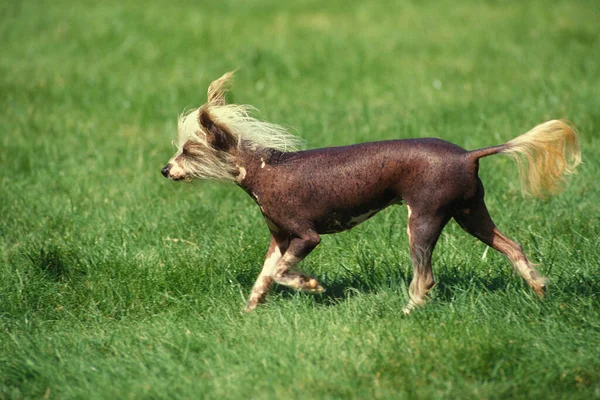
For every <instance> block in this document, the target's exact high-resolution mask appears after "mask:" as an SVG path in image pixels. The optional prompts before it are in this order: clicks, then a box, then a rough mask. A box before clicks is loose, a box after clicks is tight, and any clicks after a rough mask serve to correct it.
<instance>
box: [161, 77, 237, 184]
mask: <svg viewBox="0 0 600 400" xmlns="http://www.w3.org/2000/svg"><path fill="white" fill-rule="evenodd" d="M232 75H233V73H232V72H229V73H226V74H225V75H223V76H222V77H221V78H219V79H217V80H216V81H214V82H212V83H211V85H210V86H209V88H208V102H207V103H206V104H204V105H203V106H202V107H199V108H196V109H194V110H192V111H190V112H188V113H185V114H183V115H181V116H180V118H179V123H178V129H177V130H178V137H177V141H176V142H175V144H176V146H177V151H176V152H175V155H174V156H173V157H172V158H171V159H170V160H169V162H168V163H167V165H166V166H165V167H164V168H163V169H162V170H161V173H162V174H163V175H164V176H165V177H166V178H168V179H171V180H174V181H179V180H183V179H185V180H191V179H193V178H204V179H217V180H230V179H232V178H233V177H235V171H234V168H232V167H234V164H233V163H232V160H231V157H232V154H231V153H232V150H234V149H235V148H236V146H237V142H238V139H237V138H236V137H235V135H234V134H232V133H231V132H230V130H229V128H228V127H227V123H226V121H225V122H218V120H217V118H218V117H220V116H222V114H223V112H224V111H226V110H227V108H228V107H227V106H226V104H225V92H226V84H227V83H228V81H229V80H230V79H231V77H232ZM213 113H214V114H215V116H216V117H217V118H215V116H213V115H212V114H213Z"/></svg>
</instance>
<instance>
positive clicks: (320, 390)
mask: <svg viewBox="0 0 600 400" xmlns="http://www.w3.org/2000/svg"><path fill="white" fill-rule="evenodd" d="M598 21H600V8H598V6H597V4H595V2H593V1H584V0H581V1H556V2H551V3H549V2H545V1H541V0H540V1H527V2H522V1H504V2H498V1H469V0H460V1H455V2H448V3H442V2H432V1H421V2H411V1H373V2H365V1H351V2H348V1H341V0H333V1H329V2H324V1H300V0H294V1H286V2H281V1H274V0H259V1H253V2H243V1H234V0H222V1H214V2H202V1H175V2H170V3H169V4H168V5H167V2H159V1H154V0H147V1H144V2H141V1H139V2H137V1H102V2H97V1H87V0H85V1H63V0H57V1H53V2H40V1H33V0H22V1H18V0H7V1H4V2H3V3H2V4H1V5H0V36H1V37H2V40H1V41H0V165H1V166H2V168H1V171H0V399H21V398H27V399H29V398H49V399H52V398H56V399H71V398H78V399H81V398H85V399H96V398H97V399H112V398H116V399H121V398H169V399H188V398H218V399H227V398H231V399H239V398H252V399H263V398H264V399H278V398H286V399H287V398H327V399H341V398H343V399H348V398H384V399H396V398H408V399H412V398H423V399H433V398H461V399H471V398H473V399H498V398H523V399H533V398H544V399H563V398H569V399H592V398H600V274H599V272H600V266H599V264H600V248H599V246H598V243H599V240H600V218H599V215H600V205H599V203H598V199H599V198H600V182H599V180H598V177H599V176H600V157H598V154H600V133H599V132H600V79H599V77H600V24H598ZM235 68H239V70H238V72H237V74H236V79H235V82H234V86H233V89H232V91H231V92H230V94H229V98H230V100H232V101H235V102H237V103H244V104H252V105H254V106H255V107H257V109H258V110H260V114H258V115H260V116H261V118H264V119H266V120H269V121H271V122H275V123H278V124H283V125H285V126H289V127H290V129H291V130H292V131H293V132H295V133H296V134H298V135H299V136H301V137H303V138H304V139H305V142H306V145H305V146H306V148H316V147H322V146H331V145H342V144H350V143H357V142H363V141H374V140H385V139H393V138H409V137H429V136H436V137H441V138H443V139H446V140H449V141H452V142H454V143H456V144H458V145H460V146H463V147H465V148H467V149H476V148H481V147H486V146H491V145H496V144H500V143H503V142H506V141H508V140H510V139H512V138H513V137H515V136H517V135H518V134H521V133H523V132H525V131H527V130H529V129H530V128H532V127H533V126H534V125H536V124H538V123H540V122H543V121H545V120H547V119H552V118H566V119H568V120H570V121H572V123H573V124H574V125H575V126H576V127H577V129H578V131H579V133H580V138H581V147H582V155H583V160H584V163H583V164H582V165H581V166H580V168H579V173H578V174H577V175H575V176H573V177H572V178H571V179H570V180H569V182H568V184H567V185H566V187H565V191H564V192H563V193H561V194H558V195H556V196H553V197H551V198H548V199H544V200H540V199H530V198H523V197H522V196H521V192H520V188H519V184H518V179H517V176H518V172H517V169H516V166H515V164H514V162H513V161H511V160H510V159H509V158H507V157H502V156H495V157H490V158H486V159H484V160H482V161H481V170H480V176H481V178H482V180H483V181H484V183H485V185H486V189H487V192H486V201H487V204H488V206H489V208H490V212H491V214H492V217H493V218H494V220H495V221H496V223H497V224H498V226H499V228H500V229H501V230H502V231H503V232H505V233H506V234H507V235H508V236H510V237H512V238H514V239H515V240H517V241H518V242H519V243H521V244H522V245H523V248H524V249H525V251H526V253H527V254H528V255H529V257H530V258H531V259H532V260H533V261H534V262H535V263H537V264H538V269H539V270H540V271H541V272H542V273H543V274H544V275H546V276H547V277H548V279H549V295H548V297H547V298H546V299H545V300H539V299H537V298H536V296H535V294H534V293H533V292H532V291H531V290H530V289H529V288H528V287H527V286H526V285H525V284H524V283H523V281H522V279H521V278H519V277H518V276H517V275H516V274H515V273H514V272H513V271H512V268H511V266H510V263H509V262H508V261H507V260H506V259H505V258H503V256H501V255H500V254H498V253H496V252H494V251H493V250H490V251H488V249H487V248H486V247H485V245H483V244H482V243H480V242H478V241H477V240H475V239H474V238H472V237H471V236H469V235H467V234H466V233H464V232H463V231H462V230H461V229H460V228H459V227H458V226H457V225H456V224H455V223H454V222H452V223H450V224H449V225H448V227H447V228H446V229H445V231H444V233H443V234H442V237H441V238H440V241H439V243H438V246H437V247H436V252H435V254H434V274H435V278H436V282H437V285H436V286H435V288H434V290H433V291H432V293H431V299H430V302H429V303H428V305H427V306H426V307H425V308H423V309H419V310H417V311H416V312H414V313H412V314H411V315H410V316H404V315H403V314H402V307H403V305H404V304H405V302H406V300H407V294H406V288H407V286H408V284H409V283H410V278H411V275H412V268H411V265H410V258H409V253H408V244H407V237H406V230H405V226H406V218H407V216H406V208H405V207H402V206H396V207H391V208H390V209H388V210H386V211H384V212H382V213H380V214H378V215H377V216H375V217H374V218H372V219H371V220H370V221H368V222H367V223H365V224H362V225H360V226H359V227H357V228H355V229H353V230H352V231H350V232H346V233H342V234H338V235H333V236H324V237H323V241H322V243H321V245H320V246H319V247H318V248H317V249H316V250H315V251H314V252H313V253H312V254H311V255H310V256H309V257H308V258H307V259H306V260H305V261H304V262H303V263H302V269H303V270H305V271H307V272H309V273H311V274H313V275H314V276H316V277H318V278H319V280H320V281H321V282H322V283H323V284H324V286H326V288H327V289H328V291H327V292H326V293H325V294H324V295H320V296H311V295H308V294H303V293H295V292H292V291H290V290H287V289H284V288H276V290H274V291H273V292H272V293H271V294H270V295H269V297H268V302H267V304H265V305H264V306H262V307H260V308H259V309H257V310H256V311H255V312H253V313H250V314H244V313H242V312H241V311H242V309H243V306H244V303H245V299H246V298H247V296H248V294H249V292H250V289H251V287H252V284H253V282H254V279H255V278H256V276H257V274H258V273H259V271H260V268H261V265H262V261H263V257H264V253H265V251H266V248H267V246H268V241H269V234H268V230H267V228H266V226H265V225H264V221H263V219H262V217H261V215H260V211H259V210H258V208H257V207H256V206H255V204H254V202H253V201H252V199H250V198H249V197H248V196H247V195H246V194H245V193H244V192H243V191H241V190H239V189H238V188H236V187H234V186H231V185H226V184H222V183H214V182H192V183H175V182H170V181H168V180H166V179H164V178H163V177H162V176H161V175H160V169H161V168H162V167H163V166H164V164H165V163H166V161H167V160H168V159H169V158H170V157H171V155H172V153H173V151H174V148H173V146H172V141H173V140H174V139H175V136H176V128H177V116H178V115H179V114H180V113H181V112H182V111H183V110H184V109H186V108H187V109H189V108H191V107H195V106H198V105H201V104H202V103H203V102H204V101H205V98H206V89H207V86H208V84H209V83H210V81H211V80H213V79H215V78H217V77H219V76H221V75H222V74H223V73H224V72H226V71H229V70H232V69H235Z"/></svg>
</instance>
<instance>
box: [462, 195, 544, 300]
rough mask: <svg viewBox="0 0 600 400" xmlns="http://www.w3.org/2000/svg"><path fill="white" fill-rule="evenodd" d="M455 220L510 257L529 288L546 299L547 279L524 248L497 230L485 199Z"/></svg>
mask: <svg viewBox="0 0 600 400" xmlns="http://www.w3.org/2000/svg"><path fill="white" fill-rule="evenodd" d="M454 219H455V220H456V222H458V224H459V225H460V226H461V227H462V228H463V229H464V230H465V231H467V232H468V233H470V234H471V235H473V236H475V237H476V238H477V239H479V240H481V241H482V242H483V243H485V244H487V245H488V246H490V247H492V248H493V249H495V250H498V251H499V252H500V253H502V254H504V255H505V256H506V257H508V259H509V260H510V261H511V263H512V264H513V266H514V268H515V269H516V270H517V272H518V273H519V274H520V275H521V276H522V277H523V279H525V281H526V282H527V283H528V284H529V286H531V288H532V289H533V290H534V291H535V292H536V293H537V294H538V295H539V296H540V297H544V295H545V292H546V282H545V278H544V277H543V276H542V275H540V273H539V272H538V271H537V270H536V269H535V268H533V266H532V265H531V263H530V262H529V260H527V257H526V256H525V253H523V248H522V247H521V246H520V245H519V244H517V243H515V242H513V241H512V240H510V239H509V238H507V237H506V236H504V235H503V234H502V233H501V232H500V231H499V230H498V228H496V225H495V224H494V221H492V219H491V217H490V215H489V212H488V210H487V207H486V206H485V203H484V201H483V199H481V200H476V202H475V203H474V204H472V205H471V206H470V207H468V208H465V209H463V210H461V211H460V212H458V213H457V214H456V215H454Z"/></svg>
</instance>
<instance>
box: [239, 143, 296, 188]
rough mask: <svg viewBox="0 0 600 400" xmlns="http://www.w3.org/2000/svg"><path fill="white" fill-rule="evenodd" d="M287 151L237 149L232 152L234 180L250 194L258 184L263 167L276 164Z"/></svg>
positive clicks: (263, 170)
mask: <svg viewBox="0 0 600 400" xmlns="http://www.w3.org/2000/svg"><path fill="white" fill-rule="evenodd" d="M285 154H287V153H284V152H281V151H278V150H274V149H261V150H259V151H256V152H243V151H239V152H237V153H236V154H234V160H233V162H234V164H235V167H234V171H237V176H236V177H235V182H236V184H237V185H238V186H240V187H241V188H242V189H244V190H245V191H246V192H247V193H248V194H250V195H251V194H252V193H253V192H254V189H255V188H256V187H257V186H258V184H259V181H260V179H261V175H262V173H263V172H265V168H269V167H271V166H272V165H274V164H277V163H278V162H279V161H280V160H281V158H282V157H283V156H284V155H285Z"/></svg>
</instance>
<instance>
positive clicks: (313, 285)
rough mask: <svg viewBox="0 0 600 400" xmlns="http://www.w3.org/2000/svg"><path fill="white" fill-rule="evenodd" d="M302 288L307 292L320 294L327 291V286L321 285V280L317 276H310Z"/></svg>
mask: <svg viewBox="0 0 600 400" xmlns="http://www.w3.org/2000/svg"><path fill="white" fill-rule="evenodd" d="M301 290H302V291H303V292H306V293H312V294H319V293H323V292H325V288H323V286H321V285H319V282H318V281H317V280H316V279H315V278H308V280H307V281H306V282H305V283H304V285H302V287H301Z"/></svg>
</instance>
